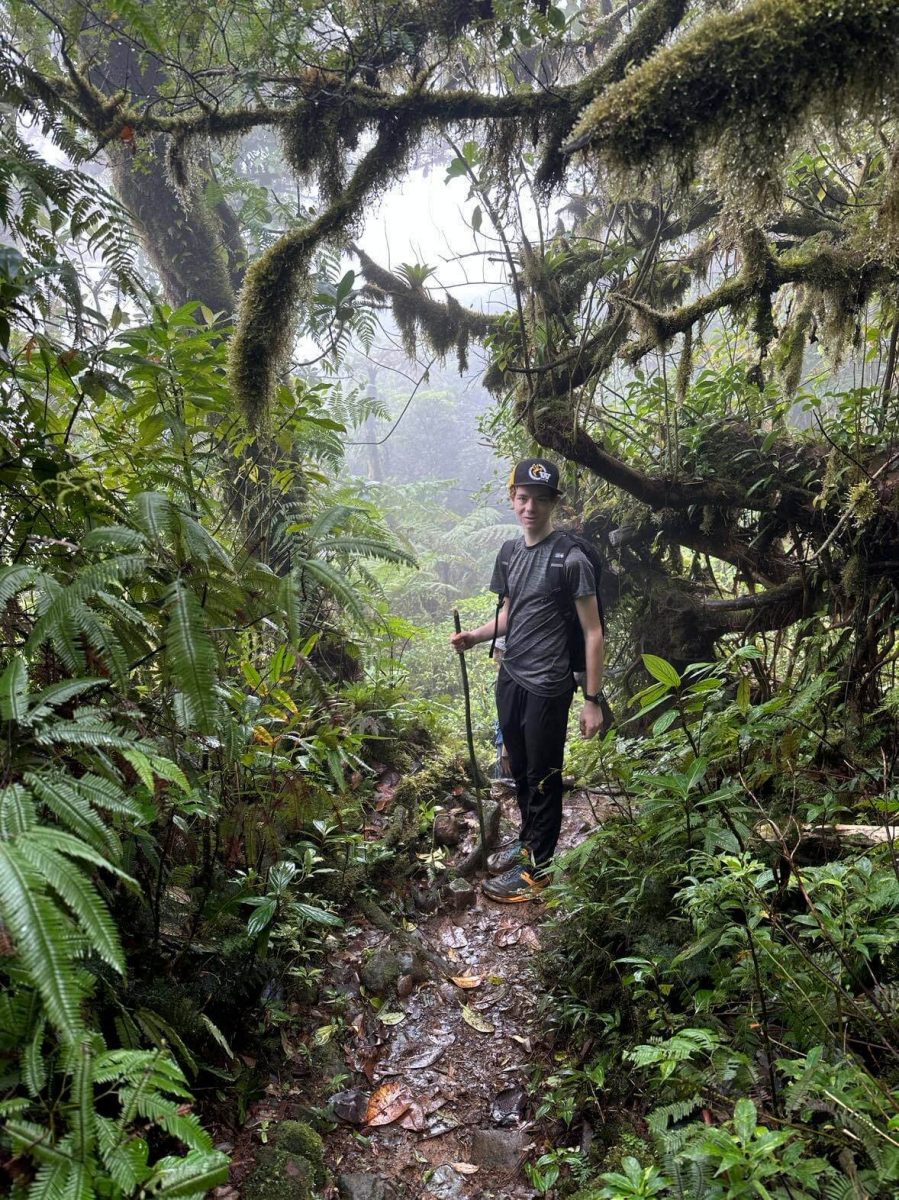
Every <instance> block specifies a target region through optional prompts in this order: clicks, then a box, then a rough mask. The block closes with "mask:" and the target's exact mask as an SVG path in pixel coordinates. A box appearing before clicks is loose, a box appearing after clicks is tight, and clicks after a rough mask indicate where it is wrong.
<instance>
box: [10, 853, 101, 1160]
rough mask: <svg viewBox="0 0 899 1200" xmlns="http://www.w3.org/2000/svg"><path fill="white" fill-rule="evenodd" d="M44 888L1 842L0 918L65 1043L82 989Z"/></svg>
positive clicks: (59, 917)
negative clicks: (1, 917) (0, 917)
mask: <svg viewBox="0 0 899 1200" xmlns="http://www.w3.org/2000/svg"><path fill="white" fill-rule="evenodd" d="M43 884H44V881H43V879H42V878H41V877H40V876H39V875H38V874H37V873H36V872H35V870H34V868H33V867H32V866H31V864H30V863H29V862H28V861H27V860H26V859H25V858H24V857H23V856H22V854H21V852H20V851H19V849H18V847H17V846H16V844H15V843H13V842H0V914H2V916H3V920H4V921H5V922H6V925H7V927H8V929H9V931H10V933H11V934H12V937H13V940H14V941H15V945H16V951H17V953H18V955H19V958H20V959H21V960H22V964H23V966H24V967H25V970H26V971H27V972H28V974H29V975H30V977H31V980H32V982H33V983H34V986H35V987H36V988H37V990H38V992H39V993H40V996H41V999H42V1001H43V1003H44V1007H45V1009H46V1010H47V1016H48V1017H49V1019H50V1021H51V1022H52V1024H53V1025H54V1027H55V1028H56V1030H57V1031H58V1033H59V1034H60V1036H61V1037H62V1038H63V1040H64V1041H67V1042H74V1041H76V1040H77V1039H78V1038H79V1037H80V1035H81V1031H82V1019H81V1013H80V1004H81V991H80V988H79V987H78V984H77V981H76V977H75V971H74V969H73V967H72V963H71V960H70V958H69V952H68V937H69V930H70V924H69V922H68V920H67V919H66V918H65V917H64V916H63V914H62V912H61V910H60V909H59V907H58V906H57V905H56V904H54V903H53V901H51V900H50V899H49V898H48V897H47V896H46V895H45V894H44V892H43ZM37 1157H40V1155H38V1156H37ZM44 1161H46V1160H44Z"/></svg>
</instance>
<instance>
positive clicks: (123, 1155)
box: [97, 1114, 149, 1196]
mask: <svg viewBox="0 0 899 1200" xmlns="http://www.w3.org/2000/svg"><path fill="white" fill-rule="evenodd" d="M97 1145H98V1148H99V1150H100V1157H101V1158H102V1159H103V1165H104V1166H105V1167H106V1170H107V1171H108V1172H109V1174H110V1177H111V1179H112V1181H113V1183H114V1184H116V1186H117V1187H119V1188H120V1189H121V1191H122V1194H123V1195H125V1196H131V1195H135V1194H136V1193H137V1191H138V1188H139V1187H140V1184H141V1183H142V1182H143V1180H144V1179H145V1178H146V1175H147V1158H148V1155H149V1152H148V1147H147V1143H146V1142H145V1141H144V1139H143V1138H138V1137H132V1138H129V1139H128V1140H127V1141H124V1140H123V1139H122V1135H121V1132H120V1130H119V1128H118V1126H117V1125H116V1123H115V1121H112V1120H110V1118H109V1117H103V1116H100V1115H99V1114H98V1116H97Z"/></svg>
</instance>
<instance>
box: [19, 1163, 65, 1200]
mask: <svg viewBox="0 0 899 1200" xmlns="http://www.w3.org/2000/svg"><path fill="white" fill-rule="evenodd" d="M71 1170H72V1168H71V1163H69V1162H66V1163H63V1164H57V1165H56V1166H53V1165H51V1164H50V1163H44V1164H43V1165H42V1166H41V1167H39V1168H38V1172H37V1174H36V1175H35V1177H34V1182H33V1183H32V1184H31V1187H30V1188H29V1189H28V1200H66V1183H67V1181H68V1178H69V1175H70V1174H71Z"/></svg>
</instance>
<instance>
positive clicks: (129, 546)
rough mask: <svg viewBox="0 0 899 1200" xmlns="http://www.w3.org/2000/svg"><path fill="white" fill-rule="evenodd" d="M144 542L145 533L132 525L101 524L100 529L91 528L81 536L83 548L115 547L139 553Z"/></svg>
mask: <svg viewBox="0 0 899 1200" xmlns="http://www.w3.org/2000/svg"><path fill="white" fill-rule="evenodd" d="M144 544H145V538H144V535H143V534H142V533H141V531H140V530H139V529H134V528H132V527H131V526H130V525H101V526H100V528H99V529H89V530H88V531H87V533H85V534H84V535H83V537H82V538H81V548H82V550H109V549H115V550H121V551H123V552H125V553H126V554H137V553H140V552H141V551H142V550H143V548H144Z"/></svg>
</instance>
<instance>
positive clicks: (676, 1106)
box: [646, 1096, 702, 1137]
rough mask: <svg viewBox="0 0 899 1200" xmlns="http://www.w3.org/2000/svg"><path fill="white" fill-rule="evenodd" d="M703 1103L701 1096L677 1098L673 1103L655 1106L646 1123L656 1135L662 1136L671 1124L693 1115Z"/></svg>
mask: <svg viewBox="0 0 899 1200" xmlns="http://www.w3.org/2000/svg"><path fill="white" fill-rule="evenodd" d="M701 1104H702V1097H701V1096H690V1097H689V1098H688V1099H686V1100H675V1101H673V1102H672V1103H671V1104H663V1105H661V1106H660V1107H659V1108H654V1109H653V1111H652V1112H651V1113H650V1114H649V1116H648V1117H647V1118H646V1123H647V1125H648V1126H649V1128H650V1130H651V1131H652V1133H654V1134H655V1135H656V1137H662V1136H663V1135H664V1134H665V1132H666V1131H667V1129H668V1127H669V1125H671V1124H672V1122H674V1121H682V1120H683V1119H684V1118H685V1117H689V1116H692V1114H693V1113H695V1112H696V1110H697V1108H699V1107H700V1105H701Z"/></svg>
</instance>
